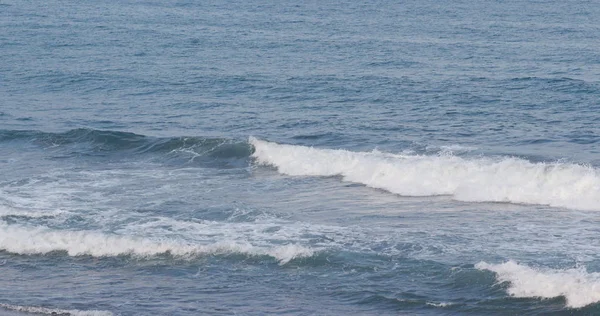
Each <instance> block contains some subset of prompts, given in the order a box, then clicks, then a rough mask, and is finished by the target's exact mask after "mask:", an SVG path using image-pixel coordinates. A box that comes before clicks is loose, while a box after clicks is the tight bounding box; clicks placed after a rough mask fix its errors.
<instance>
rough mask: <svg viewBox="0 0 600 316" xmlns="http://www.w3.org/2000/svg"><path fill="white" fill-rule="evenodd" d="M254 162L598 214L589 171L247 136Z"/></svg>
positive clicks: (393, 188)
mask: <svg viewBox="0 0 600 316" xmlns="http://www.w3.org/2000/svg"><path fill="white" fill-rule="evenodd" d="M250 143H251V144H252V145H253V146H254V153H253V154H252V157H254V158H255V160H256V162H257V163H259V164H263V165H271V166H274V167H276V168H277V170H278V171H279V172H280V173H283V174H287V175H293V176H342V177H343V180H344V181H350V182H355V183H361V184H364V185H366V186H369V187H372V188H377V189H383V190H386V191H389V192H391V193H395V194H400V195H406V196H433V195H448V196H451V197H452V198H453V199H455V200H459V201H470V202H510V203H524V204H539V205H549V206H554V207H566V208H573V209H580V210H600V174H599V172H598V170H597V169H595V168H592V167H590V166H584V165H578V164H569V163H559V162H556V163H533V162H530V161H527V160H524V159H520V158H514V157H503V158H497V159H494V158H468V159H467V158H462V157H457V156H453V155H449V154H448V155H443V154H442V155H435V156H427V155H403V154H388V153H382V152H379V151H376V150H375V151H372V152H351V151H346V150H333V149H317V148H312V147H304V146H294V145H282V144H277V143H272V142H267V141H263V140H259V139H256V138H254V137H250Z"/></svg>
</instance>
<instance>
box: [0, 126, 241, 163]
mask: <svg viewBox="0 0 600 316" xmlns="http://www.w3.org/2000/svg"><path fill="white" fill-rule="evenodd" d="M0 142H5V143H8V142H28V143H31V144H33V145H35V146H38V147H41V148H44V149H48V148H52V149H55V150H60V149H64V151H65V152H67V153H69V154H71V155H74V154H83V155H98V154H101V155H107V154H110V153H119V154H122V153H124V152H128V153H130V154H133V155H139V154H177V153H181V154H188V155H192V156H195V157H207V158H211V159H231V158H234V159H236V158H247V157H249V156H250V154H251V147H250V146H249V144H248V143H247V142H245V141H235V140H232V139H227V138H209V137H166V138H160V137H150V136H144V135H139V134H135V133H129V132H120V131H107V130H95V129H87V128H78V129H73V130H70V131H67V132H63V133H47V132H41V131H30V130H0Z"/></svg>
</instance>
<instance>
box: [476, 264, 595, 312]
mask: <svg viewBox="0 0 600 316" xmlns="http://www.w3.org/2000/svg"><path fill="white" fill-rule="evenodd" d="M475 267H476V268H477V269H480V270H489V271H492V272H494V273H496V275H497V277H496V278H497V279H498V281H499V282H509V283H510V285H509V287H508V289H507V292H508V294H509V295H511V296H514V297H539V298H553V297H560V296H562V297H564V298H565V299H566V301H567V306H568V307H571V308H580V307H584V306H587V305H590V304H594V303H596V302H599V301H600V273H596V272H594V273H590V272H587V271H586V270H585V268H573V269H565V270H557V269H535V268H531V267H528V266H525V265H520V264H518V263H516V262H514V261H508V262H505V263H501V264H489V263H486V262H480V263H478V264H476V265H475Z"/></svg>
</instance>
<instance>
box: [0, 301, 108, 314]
mask: <svg viewBox="0 0 600 316" xmlns="http://www.w3.org/2000/svg"><path fill="white" fill-rule="evenodd" d="M0 308H3V309H6V310H11V311H15V312H23V313H29V314H38V315H39V314H41V315H59V316H67V315H68V316H112V315H114V314H113V313H111V312H107V311H98V310H88V311H83V310H75V309H69V310H66V309H57V308H45V307H36V306H19V305H10V304H0Z"/></svg>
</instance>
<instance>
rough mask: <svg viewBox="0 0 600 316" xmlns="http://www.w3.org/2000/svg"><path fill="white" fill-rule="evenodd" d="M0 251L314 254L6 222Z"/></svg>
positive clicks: (284, 258)
mask: <svg viewBox="0 0 600 316" xmlns="http://www.w3.org/2000/svg"><path fill="white" fill-rule="evenodd" d="M0 250H4V251H7V252H10V253H15V254H22V255H31V254H47V253H51V252H66V253H67V254H68V255H69V256H84V255H88V256H93V257H114V256H121V255H131V256H135V257H140V258H144V257H151V256H156V255H161V254H169V255H172V256H175V257H179V258H182V259H191V258H195V257H198V256H203V255H226V254H242V255H247V256H269V257H272V258H275V259H276V260H277V261H278V262H279V264H281V265H283V264H286V263H288V262H289V261H291V260H293V259H296V258H304V257H311V256H313V255H314V251H313V250H312V249H310V248H307V247H304V246H300V245H295V244H286V245H273V246H270V247H262V246H261V247H259V246H254V245H252V244H250V243H244V242H239V241H231V242H227V241H223V242H217V243H213V244H206V245H198V244H191V243H185V242H177V241H174V240H149V239H142V238H134V237H129V236H118V235H106V234H102V233H99V232H92V231H54V230H50V229H46V228H39V227H37V228H30V227H23V226H17V225H6V224H0Z"/></svg>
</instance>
